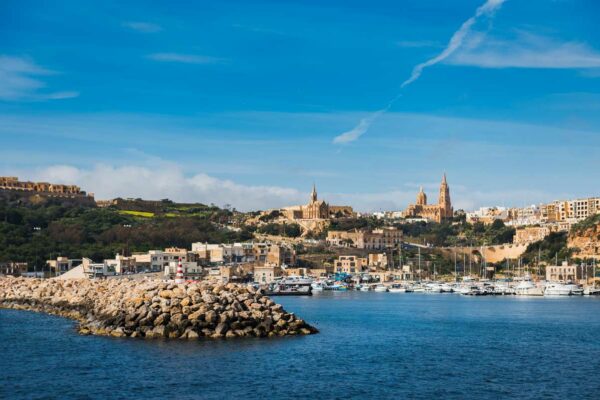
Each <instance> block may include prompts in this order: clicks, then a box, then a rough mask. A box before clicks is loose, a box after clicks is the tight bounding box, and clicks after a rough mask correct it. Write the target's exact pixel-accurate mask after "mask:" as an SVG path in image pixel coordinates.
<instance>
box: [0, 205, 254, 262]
mask: <svg viewBox="0 0 600 400" xmlns="http://www.w3.org/2000/svg"><path fill="white" fill-rule="evenodd" d="M170 207H176V205H171V206H170ZM122 211H123V210H119V209H117V208H116V207H109V208H96V207H86V206H80V205H65V204H63V203H61V202H60V201H58V200H49V201H47V202H45V203H44V204H39V205H32V204H27V205H24V204H22V203H19V202H12V203H8V202H6V201H0V262H4V261H26V262H28V263H29V264H30V266H33V265H36V266H37V268H38V270H39V269H40V268H41V267H42V266H43V265H44V264H45V260H47V259H49V258H54V257H57V256H59V255H61V256H67V257H71V258H81V257H89V258H92V259H93V260H102V259H104V258H111V257H114V255H115V254H116V253H117V252H119V253H131V252H134V251H147V250H150V249H162V248H165V247H169V246H178V247H185V248H189V247H190V244H191V243H192V242H198V241H202V242H212V243H221V242H223V243H227V242H234V241H244V240H249V239H251V238H252V233H251V231H250V230H249V229H246V228H243V229H242V230H241V231H240V232H235V231H232V230H228V229H225V228H222V227H221V226H222V223H223V222H226V221H229V220H231V219H234V218H236V215H234V213H233V212H232V211H229V210H223V209H219V208H217V207H207V208H206V209H205V211H204V212H205V214H203V215H202V216H200V215H194V214H192V215H181V216H179V217H178V218H168V217H165V216H162V215H154V217H153V218H147V217H141V216H140V215H144V214H139V213H152V211H148V210H129V211H137V213H135V214H132V213H130V212H127V213H123V212H122Z"/></svg>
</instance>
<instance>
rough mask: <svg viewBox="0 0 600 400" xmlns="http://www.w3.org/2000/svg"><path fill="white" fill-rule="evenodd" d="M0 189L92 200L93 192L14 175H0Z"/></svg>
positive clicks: (74, 186)
mask: <svg viewBox="0 0 600 400" xmlns="http://www.w3.org/2000/svg"><path fill="white" fill-rule="evenodd" d="M0 190H5V191H14V192H23V193H31V194H43V195H46V196H49V197H68V198H77V197H80V198H83V199H86V200H90V201H93V200H94V194H93V193H89V194H88V193H86V192H84V191H83V190H81V188H80V187H79V186H76V185H62V184H58V183H48V182H29V181H20V180H19V178H18V177H16V176H0Z"/></svg>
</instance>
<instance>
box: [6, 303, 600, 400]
mask: <svg viewBox="0 0 600 400" xmlns="http://www.w3.org/2000/svg"><path fill="white" fill-rule="evenodd" d="M276 300H277V301H278V302H280V303H282V304H283V305H284V306H285V308H286V309H287V310H289V311H293V312H295V313H296V314H297V315H299V316H300V317H302V318H304V319H306V320H307V321H308V322H309V323H312V324H314V325H315V326H317V327H318V328H319V330H320V331H321V332H320V333H319V334H317V335H311V336H302V337H286V338H276V339H234V340H218V341H213V340H207V341H198V342H184V341H145V340H137V339H116V338H107V337H95V336H80V335H78V334H77V333H76V331H75V323H74V322H72V321H69V320H67V319H63V318H59V317H54V316H48V315H43V314H37V313H32V312H26V311H14V310H0V399H107V398H111V399H178V400H184V399H196V398H198V399H201V398H206V399H235V398H243V399H348V398H378V399H391V398H394V399H404V398H406V399H448V398H454V399H498V398H520V399H600V299H596V298H573V297H571V298H553V299H550V298H516V297H466V296H460V295H456V294H415V293H404V294H401V293H365V292H346V293H342V292H337V293H333V292H326V293H322V294H317V295H315V296H313V297H311V298H308V297H296V298H293V297H279V298H276Z"/></svg>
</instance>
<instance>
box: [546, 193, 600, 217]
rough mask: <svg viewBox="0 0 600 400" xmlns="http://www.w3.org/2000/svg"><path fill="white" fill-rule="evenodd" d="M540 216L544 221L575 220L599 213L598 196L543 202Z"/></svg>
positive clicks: (599, 202) (599, 201) (599, 200)
mask: <svg viewBox="0 0 600 400" xmlns="http://www.w3.org/2000/svg"><path fill="white" fill-rule="evenodd" d="M540 209H541V218H542V220H543V221H544V222H564V221H571V222H577V221H581V220H583V219H586V218H588V217H590V216H592V215H596V214H600V197H590V198H587V199H575V200H558V201H553V202H552V203H548V204H543V205H542V206H541V207H540Z"/></svg>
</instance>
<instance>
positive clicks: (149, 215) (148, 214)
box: [119, 210, 154, 218]
mask: <svg viewBox="0 0 600 400" xmlns="http://www.w3.org/2000/svg"><path fill="white" fill-rule="evenodd" d="M119 213H120V214H127V215H133V216H135V217H144V218H153V217H154V213H152V212H146V211H130V210H120V211H119Z"/></svg>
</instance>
